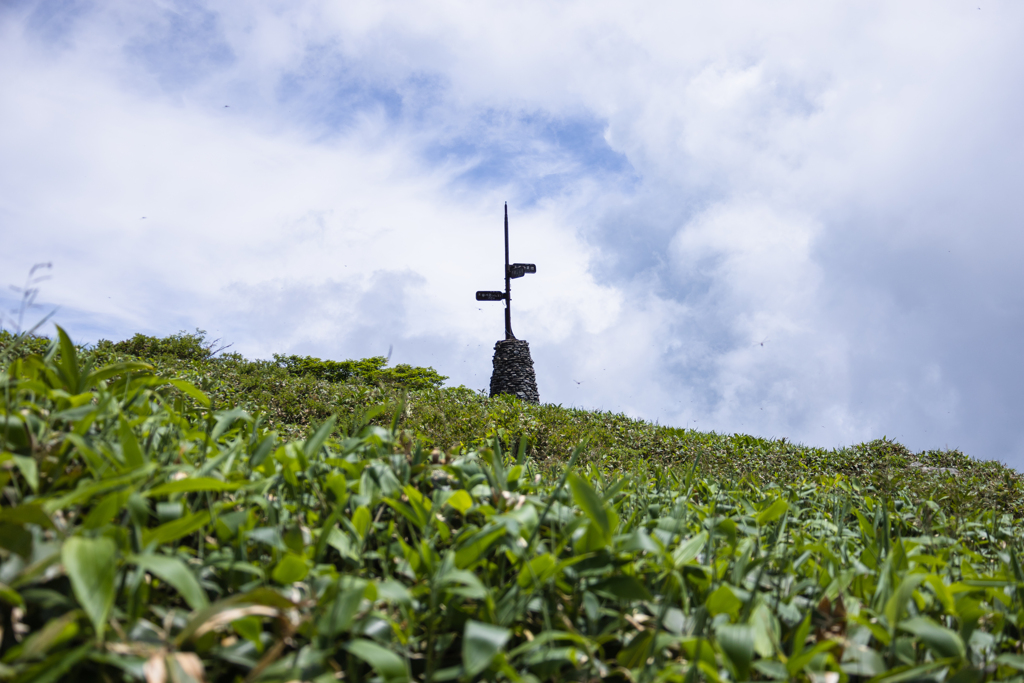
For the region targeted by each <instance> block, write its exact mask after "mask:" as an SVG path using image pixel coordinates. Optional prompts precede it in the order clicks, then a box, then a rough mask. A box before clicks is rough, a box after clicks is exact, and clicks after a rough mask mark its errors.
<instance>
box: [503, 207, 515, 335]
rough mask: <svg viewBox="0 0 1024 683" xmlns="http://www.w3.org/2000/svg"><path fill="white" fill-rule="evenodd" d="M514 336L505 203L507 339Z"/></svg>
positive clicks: (506, 208)
mask: <svg viewBox="0 0 1024 683" xmlns="http://www.w3.org/2000/svg"><path fill="white" fill-rule="evenodd" d="M515 338H516V336H515V335H514V334H512V281H511V279H510V278H509V270H508V202H505V339H515Z"/></svg>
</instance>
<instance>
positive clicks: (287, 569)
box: [270, 553, 309, 586]
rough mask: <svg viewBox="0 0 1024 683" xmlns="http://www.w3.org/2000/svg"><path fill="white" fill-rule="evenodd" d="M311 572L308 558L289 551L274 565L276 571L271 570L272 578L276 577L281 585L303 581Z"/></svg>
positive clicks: (275, 579)
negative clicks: (307, 564) (307, 563)
mask: <svg viewBox="0 0 1024 683" xmlns="http://www.w3.org/2000/svg"><path fill="white" fill-rule="evenodd" d="M308 573H309V567H307V566H306V560H305V559H303V558H302V557H299V556H298V555H296V554H294V553H287V554H285V556H284V557H282V558H281V561H280V562H278V563H277V566H276V567H274V571H273V572H271V574H270V578H272V579H274V581H277V582H278V583H280V584H281V585H284V586H287V585H289V584H292V583H295V582H296V581H302V580H303V579H304V578H306V575H307V574H308Z"/></svg>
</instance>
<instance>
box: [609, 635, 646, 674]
mask: <svg viewBox="0 0 1024 683" xmlns="http://www.w3.org/2000/svg"><path fill="white" fill-rule="evenodd" d="M653 638H654V631H653V630H647V631H641V632H639V633H637V634H636V635H635V636H633V640H631V641H629V645H627V646H626V647H624V648H622V649H621V650H619V653H618V654H617V655H615V661H617V662H618V663H619V664H621V665H622V666H624V667H626V668H627V669H635V668H637V667H639V666H641V665H643V663H644V660H645V659H647V656H648V653H649V652H650V650H651V640H652V639H653Z"/></svg>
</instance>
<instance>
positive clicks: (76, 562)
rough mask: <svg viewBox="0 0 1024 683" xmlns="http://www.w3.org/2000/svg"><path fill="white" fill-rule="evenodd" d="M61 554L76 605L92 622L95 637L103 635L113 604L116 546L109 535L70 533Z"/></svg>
mask: <svg viewBox="0 0 1024 683" xmlns="http://www.w3.org/2000/svg"><path fill="white" fill-rule="evenodd" d="M60 557H61V562H62V563H63V564H64V571H65V573H67V575H68V579H70V580H71V589H72V590H73V591H74V593H75V598H76V599H77V600H78V604H79V605H81V606H82V609H83V610H84V611H85V613H86V615H88V617H89V620H90V621H92V624H93V627H94V628H95V629H96V636H97V638H102V637H103V631H104V629H105V628H106V625H107V615H108V614H109V613H110V608H111V606H112V605H113V604H114V580H115V578H116V577H117V546H116V545H115V544H114V542H113V541H112V540H110V539H109V538H82V537H81V536H72V537H71V538H69V539H67V540H66V541H64V545H63V546H62V547H61V551H60Z"/></svg>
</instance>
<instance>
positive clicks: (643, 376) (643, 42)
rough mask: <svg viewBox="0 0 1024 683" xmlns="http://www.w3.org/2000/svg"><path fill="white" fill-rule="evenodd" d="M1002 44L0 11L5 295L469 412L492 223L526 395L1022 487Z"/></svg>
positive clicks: (1008, 88)
mask: <svg viewBox="0 0 1024 683" xmlns="http://www.w3.org/2000/svg"><path fill="white" fill-rule="evenodd" d="M1022 29H1024V7H1021V6H1020V5H1019V4H1017V3H1011V2H997V3H987V2H983V3H980V4H979V3H977V2H975V3H965V2H946V1H940V2H934V1H933V2H906V3H899V4H894V3H884V2H861V3H845V4H836V3H833V4H827V5H826V4H811V3H796V2H779V3H772V4H771V5H770V6H769V5H763V4H755V3H738V2H723V3H714V4H711V5H708V4H706V3H651V4H645V5H642V6H626V5H625V4H624V3H601V2H587V3H583V2H560V3H550V2H545V3H540V2H524V3H516V4H515V5H505V4H489V3H469V2H441V3H430V4H429V6H428V5H426V4H422V3H404V2H389V3H380V2H346V3H333V2H312V1H311V2H302V1H295V2H288V3H276V2H252V3H237V2H176V1H174V0H160V1H154V2H115V1H107V2H102V3H99V2H85V1H82V2H64V3H54V2H46V3H44V2H31V1H26V0H22V1H20V2H14V3H6V4H5V5H4V6H3V8H2V9H0V78H2V81H0V82H3V83H4V88H3V92H2V94H0V156H2V158H4V159H5V163H4V164H3V165H2V168H0V226H2V230H3V232H2V235H3V245H4V248H3V249H2V250H0V268H2V273H3V275H4V278H3V279H4V280H5V282H4V283H2V284H14V285H18V284H20V283H21V282H22V280H23V279H24V277H25V275H26V274H27V272H28V270H29V268H30V267H31V266H32V265H33V264H34V263H38V262H52V263H53V268H52V279H51V280H49V281H47V282H45V283H44V284H43V289H42V293H41V297H40V298H41V301H44V302H46V303H47V304H48V305H49V306H51V307H52V306H57V307H59V311H58V313H57V316H56V320H57V321H58V322H59V323H60V324H62V325H64V326H65V327H66V328H67V329H69V330H70V331H71V333H72V335H73V336H74V337H75V338H77V339H79V340H82V341H94V340H96V339H99V338H113V339H118V338H123V337H125V336H128V335H130V334H132V333H134V332H137V331H141V332H146V333H149V334H159V335H164V334H169V333H173V332H176V331H178V330H181V329H194V328H197V327H198V328H202V329H205V330H207V331H209V333H210V334H211V335H212V336H215V337H220V338H222V339H224V340H225V341H228V342H233V343H234V347H233V348H234V349H237V350H238V351H240V352H242V353H244V354H246V355H248V356H250V357H269V356H270V354H272V353H274V352H293V353H307V354H312V355H317V356H321V357H327V358H337V359H340V358H349V357H357V356H364V355H374V354H383V353H386V352H387V349H388V348H389V347H390V346H393V347H394V360H395V361H397V362H409V363H416V364H427V365H432V366H433V367H435V368H437V369H438V370H439V371H441V372H442V373H443V374H446V375H450V376H451V382H452V383H454V384H465V385H466V386H469V387H471V388H473V389H482V388H484V387H486V386H487V384H488V379H489V374H490V354H491V348H492V346H493V344H494V342H495V341H496V340H497V339H498V338H499V336H500V335H501V332H502V314H501V310H500V306H498V305H496V304H489V305H484V304H478V303H477V302H476V301H474V299H473V292H474V291H475V290H477V289H494V288H498V287H499V286H500V283H501V259H502V253H501V226H502V213H501V212H502V204H503V203H504V202H505V201H507V202H508V203H509V213H510V222H511V229H512V257H513V259H514V260H517V261H527V262H535V263H537V265H538V273H537V274H536V275H533V276H530V277H528V278H524V279H523V280H518V281H517V282H516V285H515V289H514V295H515V300H514V302H515V303H514V309H513V310H514V315H515V318H514V327H515V329H516V332H517V334H518V336H519V337H520V338H524V339H527V340H529V341H530V343H531V348H532V350H533V357H534V360H535V362H536V366H537V371H538V381H539V385H540V392H541V397H542V400H544V401H549V402H554V403H561V404H563V405H575V406H583V407H588V408H598V409H602V410H611V411H616V412H620V411H621V412H626V413H628V414H630V415H634V416H637V417H642V418H645V419H649V420H657V421H659V422H661V423H663V424H671V425H677V426H690V427H697V428H699V429H707V430H710V429H714V430H716V431H719V432H727V433H731V432H742V433H750V434H755V435H760V436H767V437H783V436H784V437H787V438H789V439H790V440H793V441H797V442H803V443H807V444H813V445H820V446H826V447H833V446H840V445H845V444H851V443H856V442H860V441H865V440H869V439H873V438H877V437H881V436H883V435H884V436H888V437H890V438H895V439H897V440H899V441H901V442H902V443H904V444H906V445H907V446H909V447H910V448H912V449H914V450H923V449H933V448H939V449H941V448H960V449H962V450H963V451H965V452H967V453H969V454H971V455H974V456H976V457H980V458H987V459H998V460H1001V461H1003V462H1007V463H1009V464H1011V465H1013V466H1014V467H1017V468H1018V469H1020V468H1022V467H1024V434H1022V430H1021V427H1020V422H1021V421H1020V415H1021V414H1022V411H1024V395H1022V390H1021V386H1022V385H1024V381H1022V380H1024V354H1021V353H1020V352H1019V349H1020V348H1021V345H1022V342H1021V340H1022V339H1024V318H1022V315H1024V275H1022V272H1024V269H1022V268H1021V267H1020V265H1019V264H1020V262H1021V257H1022V255H1024V230H1022V227H1024V204H1022V202H1021V201H1020V200H1019V195H1020V193H1021V190H1020V184H1021V179H1022V177H1024V174H1022V171H1024V123H1022V121H1024V117H1022V116H1021V114H1020V113H1021V111H1024V106H1022V105H1024V87H1022V86H1024V78H1022V77H1024V58H1022V56H1024V55H1022V54H1021V53H1022V48H1021V47H1020V41H1019V36H1020V35H1021V31H1022ZM4 296H6V299H5V301H4V302H3V303H4V306H5V308H8V309H9V308H10V307H11V306H12V305H14V302H15V299H14V294H13V293H8V294H7V295H4ZM43 310H46V309H42V308H41V309H39V311H40V312H41V311H43Z"/></svg>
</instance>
